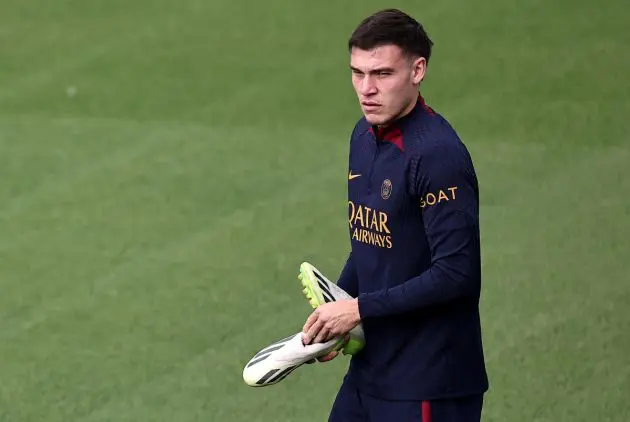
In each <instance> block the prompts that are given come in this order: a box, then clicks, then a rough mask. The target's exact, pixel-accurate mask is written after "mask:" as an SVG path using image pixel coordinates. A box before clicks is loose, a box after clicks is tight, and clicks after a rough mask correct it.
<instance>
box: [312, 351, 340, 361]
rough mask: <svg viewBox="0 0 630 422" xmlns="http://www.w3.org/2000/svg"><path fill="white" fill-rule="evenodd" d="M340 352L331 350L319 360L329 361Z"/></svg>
mask: <svg viewBox="0 0 630 422" xmlns="http://www.w3.org/2000/svg"><path fill="white" fill-rule="evenodd" d="M338 354H339V352H330V353H328V354H327V355H324V356H320V357H318V358H317V360H318V361H319V362H329V361H331V360H333V359H334V358H336V357H337V355H338Z"/></svg>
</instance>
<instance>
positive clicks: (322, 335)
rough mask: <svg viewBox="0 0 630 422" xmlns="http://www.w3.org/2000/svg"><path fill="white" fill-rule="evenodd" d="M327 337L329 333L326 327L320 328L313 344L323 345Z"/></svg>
mask: <svg viewBox="0 0 630 422" xmlns="http://www.w3.org/2000/svg"><path fill="white" fill-rule="evenodd" d="M329 337H330V331H328V329H327V328H326V327H322V329H321V330H319V333H317V335H316V336H315V338H314V339H313V343H323V342H325V341H327V340H328V338H329Z"/></svg>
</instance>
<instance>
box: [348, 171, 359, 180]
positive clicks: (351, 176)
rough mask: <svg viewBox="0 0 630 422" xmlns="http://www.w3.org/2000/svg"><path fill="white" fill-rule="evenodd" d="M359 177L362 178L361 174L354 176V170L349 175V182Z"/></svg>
mask: <svg viewBox="0 0 630 422" xmlns="http://www.w3.org/2000/svg"><path fill="white" fill-rule="evenodd" d="M357 177H361V175H360V174H352V170H350V173H348V180H352V179H356V178H357Z"/></svg>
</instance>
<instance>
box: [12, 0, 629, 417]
mask: <svg viewBox="0 0 630 422" xmlns="http://www.w3.org/2000/svg"><path fill="white" fill-rule="evenodd" d="M390 6H392V5H391V4H385V3H384V2H377V1H366V2H361V3H360V4H356V5H354V4H351V2H347V3H343V2H342V3H341V4H336V2H332V1H327V2H323V3H321V2H320V3H317V2H315V3H313V2H311V3H303V2H292V1H289V0H267V1H265V2H259V3H254V2H252V3H250V4H247V5H245V4H239V3H237V2H230V1H226V0H214V1H212V2H205V1H200V0H184V1H180V2H169V1H165V0H158V1H148V0H137V1H134V2H126V1H121V0H116V1H103V0H87V1H82V2H76V1H65V2H45V1H43V0H23V1H19V2H12V1H8V0H0V53H1V54H0V56H1V57H2V63H1V64H0V82H1V83H2V84H1V87H2V89H0V148H2V152H3V153H2V154H1V155H0V233H2V236H1V237H0V288H1V289H2V294H1V295H0V374H1V377H2V383H1V384H0V420H2V421H47V422H48V421H49V422H55V421H64V422H65V421H86V422H87V421H116V422H120V421H169V422H174V421H177V422H180V421H202V420H203V421H208V420H211V421H222V420H229V421H235V422H238V421H247V422H254V421H261V422H262V421H296V422H300V421H305V422H306V421H322V420H326V417H327V413H328V410H329V407H330V404H331V403H332V400H333V399H334V395H335V393H336V388H337V387H338V385H339V382H340V380H341V377H342V376H343V373H344V370H345V366H346V365H347V360H345V359H337V360H336V361H334V362H332V363H330V364H327V365H317V366H315V365H312V366H309V367H305V368H302V369H300V370H299V371H296V372H295V373H294V374H292V375H291V376H290V377H289V378H287V380H286V381H284V382H282V383H280V384H278V385H276V386H274V387H270V388H266V389H252V388H249V387H247V386H245V384H244V383H243V381H242V378H241V371H242V367H243V365H244V363H246V362H247V360H248V359H249V358H250V357H251V355H252V354H253V353H255V352H256V351H257V350H258V349H259V348H260V347H262V346H264V345H265V344H267V343H268V342H269V341H271V340H273V339H275V338H281V337H285V336H286V335H289V334H291V333H293V332H297V331H298V330H299V329H300V328H301V326H302V324H303V321H304V319H305V318H306V317H307V316H308V313H309V311H310V307H309V305H308V304H307V303H306V301H304V300H303V299H302V298H301V295H300V286H299V283H298V281H297V279H296V275H297V271H298V266H299V264H300V262H302V261H303V260H309V261H311V262H313V263H315V264H316V265H317V266H318V267H320V268H321V269H322V270H324V271H325V272H326V273H328V274H329V275H330V276H331V277H334V276H335V275H336V274H337V273H338V271H339V270H340V268H341V265H342V264H343V261H344V258H345V255H346V253H347V251H348V247H349V243H348V237H347V229H346V226H345V224H346V223H345V219H344V216H345V215H346V203H345V189H346V182H345V173H346V169H347V163H346V160H347V141H348V136H349V133H350V131H351V129H352V126H353V124H354V122H355V121H356V119H357V117H358V115H359V114H358V113H359V110H358V108H357V105H356V101H355V97H354V94H353V92H352V90H351V86H350V83H349V74H348V71H347V60H348V58H347V52H346V51H345V42H346V39H347V36H348V35H349V33H350V32H351V31H352V29H353V27H354V26H355V25H356V24H357V23H358V21H359V20H360V19H361V18H362V17H363V16H364V15H366V14H367V13H370V12H372V11H374V10H376V9H378V8H381V7H390ZM394 6H397V7H402V8H404V9H405V10H408V11H409V12H410V13H412V14H414V15H415V16H417V17H418V18H419V19H420V20H422V21H423V22H424V24H425V25H426V27H427V29H428V30H429V33H430V34H431V36H432V37H433V38H434V40H435V42H436V45H435V51H434V56H433V58H432V60H431V64H430V67H429V77H428V79H427V83H426V86H425V87H424V88H423V92H424V94H425V96H426V97H427V100H428V102H429V103H430V104H431V105H432V106H433V107H434V108H436V109H437V110H438V111H440V112H442V113H443V114H444V115H445V116H446V117H447V118H448V119H449V120H450V121H451V122H452V123H453V125H454V126H455V127H456V128H457V130H458V131H459V133H460V135H461V136H462V138H463V139H464V141H465V142H466V143H467V145H468V146H469V149H470V150H471V152H472V154H473V158H474V160H475V163H476V167H477V171H478V173H479V178H480V184H481V198H482V209H481V218H482V224H483V226H482V235H483V261H484V284H483V298H482V313H483V314H482V316H483V324H484V340H485V347H486V354H487V360H488V370H489V374H490V378H491V390H490V392H489V394H488V396H487V399H486V406H485V410H484V414H485V417H484V420H485V421H494V422H512V421H540V422H542V421H545V422H546V421H549V422H552V421H553V422H564V421H567V422H574V421H593V420H597V421H615V422H617V421H625V420H628V419H630V405H628V404H626V403H625V401H624V399H626V398H627V397H628V396H630V363H629V362H630V361H629V360H628V355H630V337H628V335H627V333H628V332H629V331H630V312H629V311H628V310H627V303H628V301H629V300H630V284H628V268H629V266H628V261H627V257H628V255H629V254H630V243H629V242H628V238H629V236H630V223H629V221H630V199H628V193H629V192H630V166H629V164H628V163H629V162H630V135H629V133H630V122H629V120H628V118H627V116H628V115H630V100H628V98H630V85H628V84H627V75H628V72H629V71H630V47H628V46H629V45H630V33H629V32H628V31H627V18H626V17H627V15H628V13H630V8H629V7H628V6H627V5H626V3H624V2H622V1H619V0H608V1H601V2H597V3H592V2H586V1H577V2H575V1H573V2H572V1H568V0H558V1H555V2H552V3H549V2H543V1H542V0H527V1H514V0H503V1H499V0H486V1H480V0H479V1H473V2H466V3H465V4H462V2H458V1H455V0H445V1H442V2H435V3H434V4H426V5H422V6H421V5H419V3H417V2H412V1H409V0H406V1H399V2H397V3H396V4H394ZM69 88H73V89H75V90H76V94H75V95H68V92H69V91H68V89H69ZM71 90H72V89H71Z"/></svg>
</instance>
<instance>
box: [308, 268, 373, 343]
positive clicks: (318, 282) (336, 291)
mask: <svg viewBox="0 0 630 422" xmlns="http://www.w3.org/2000/svg"><path fill="white" fill-rule="evenodd" d="M298 279H299V280H300V282H301V283H302V286H303V287H304V288H303V289H302V292H303V293H304V296H306V299H307V300H308V302H309V303H310V304H311V306H312V307H313V308H317V307H318V306H320V305H322V304H324V303H327V302H334V301H337V300H344V299H352V296H350V295H349V294H348V293H347V292H346V291H345V290H344V289H342V288H341V287H339V286H337V285H336V284H335V283H333V282H332V281H330V280H328V279H327V278H326V277H324V275H323V274H322V273H321V271H319V270H318V269H317V268H315V267H314V266H313V265H312V264H310V263H308V262H303V263H302V264H301V265H300V274H299V275H298ZM349 334H350V339H349V340H348V343H347V344H345V346H344V347H343V349H342V350H343V354H344V355H356V354H357V353H358V352H359V351H361V349H363V346H365V335H364V333H363V326H362V325H361V323H359V325H357V326H356V327H354V328H353V329H352V330H350V333H349Z"/></svg>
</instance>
